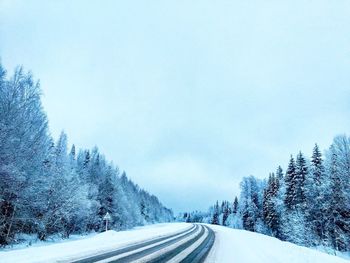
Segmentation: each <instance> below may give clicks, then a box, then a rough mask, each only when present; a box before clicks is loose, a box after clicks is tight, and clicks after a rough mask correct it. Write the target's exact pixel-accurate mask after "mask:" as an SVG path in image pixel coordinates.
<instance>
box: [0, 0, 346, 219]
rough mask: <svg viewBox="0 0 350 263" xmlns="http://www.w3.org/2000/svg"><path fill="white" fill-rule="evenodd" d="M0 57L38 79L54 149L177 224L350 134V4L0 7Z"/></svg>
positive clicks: (319, 0)
mask: <svg viewBox="0 0 350 263" xmlns="http://www.w3.org/2000/svg"><path fill="white" fill-rule="evenodd" d="M88 2H89V3H88ZM0 57H1V61H2V63H3V64H4V66H5V67H6V68H7V69H8V70H9V71H10V72H12V71H13V69H14V67H15V66H16V65H18V64H22V65H23V66H24V67H25V68H26V69H27V70H31V71H32V72H33V74H34V76H35V77H36V78H38V79H40V81H41V87H42V90H43V93H44V97H43V103H44V107H45V110H46V111H47V114H48V117H49V121H50V128H51V131H52V134H53V135H54V136H55V137H57V135H58V134H59V132H60V131H61V130H62V129H64V130H65V131H66V132H67V133H68V136H69V139H70V140H69V142H70V143H75V144H76V145H77V146H78V147H84V148H90V147H93V146H95V145H97V146H98V147H99V149H100V150H101V152H103V153H104V154H105V155H106V157H107V159H109V160H113V161H114V163H116V164H118V165H119V167H120V168H121V169H125V170H126V172H127V174H128V176H129V177H130V178H131V179H132V180H134V181H135V182H136V183H138V184H140V185H141V186H142V187H144V188H145V189H146V190H149V191H150V192H152V193H154V194H155V195H157V196H158V197H159V198H160V200H161V201H162V202H163V203H164V204H165V205H167V206H169V207H171V208H173V209H174V210H175V211H176V212H178V211H181V210H194V209H202V210H205V209H206V208H207V207H208V206H209V205H211V204H212V203H213V202H214V201H215V200H216V199H229V200H232V199H233V198H234V195H235V194H237V193H238V184H239V181H240V180H241V178H242V177H243V176H248V175H250V174H253V175H255V176H258V177H261V178H263V177H266V176H267V175H268V173H269V172H270V171H273V170H275V168H276V167H277V165H279V164H281V165H282V167H283V168H285V167H286V165H287V163H288V159H289V155H290V154H291V153H293V154H295V153H297V151H299V150H302V151H303V152H305V154H306V155H307V156H309V155H310V154H311V151H312V147H313V145H314V143H315V142H318V143H319V145H320V146H321V148H322V149H325V148H326V147H328V145H329V144H330V143H331V141H332V138H333V136H334V135H337V134H340V133H349V131H350V1H348V0H337V1H334V0H329V1H324V0H315V1H310V0H300V1H297V0H290V1H287V0H284V1H281V0H276V1H273V0H267V1H266V0H261V1H249V0H247V1H246V0H244V1H243V0H240V1H233V0H230V1H204V0H201V1H189V0H183V1H181V0H176V1H175V0H174V1H129V0H128V1H70V0H68V1H44V0H42V1H27V0H23V1H17V0H0Z"/></svg>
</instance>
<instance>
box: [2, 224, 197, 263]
mask: <svg viewBox="0 0 350 263" xmlns="http://www.w3.org/2000/svg"><path fill="white" fill-rule="evenodd" d="M190 227H191V225H189V224H186V223H171V224H155V225H150V226H144V227H137V228H134V229H132V230H128V231H121V232H115V231H108V232H105V233H101V234H98V235H95V236H91V237H87V238H85V239H81V240H75V241H71V242H64V243H58V244H50V245H47V246H41V247H29V248H24V249H16V250H12V251H1V252H0V262H1V263H14V262H16V263H22V262H23V263H34V262H35V263H44V262H45V263H48V262H69V261H70V260H72V259H77V258H80V257H85V256H90V255H94V254H97V253H102V252H106V251H109V250H113V249H115V248H118V247H123V246H125V245H129V244H134V243H136V242H140V241H144V240H147V239H153V238H156V237H161V236H166V235H170V234H173V233H176V232H179V231H181V230H185V229H187V228H190Z"/></svg>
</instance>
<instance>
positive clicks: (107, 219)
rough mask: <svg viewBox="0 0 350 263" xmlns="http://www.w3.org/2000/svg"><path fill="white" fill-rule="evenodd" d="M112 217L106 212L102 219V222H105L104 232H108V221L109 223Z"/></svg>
mask: <svg viewBox="0 0 350 263" xmlns="http://www.w3.org/2000/svg"><path fill="white" fill-rule="evenodd" d="M111 219H112V217H111V215H110V214H109V213H108V212H107V214H106V215H105V216H104V217H103V220H105V221H106V231H107V230H108V221H111Z"/></svg>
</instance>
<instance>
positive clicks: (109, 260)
mask: <svg viewBox="0 0 350 263" xmlns="http://www.w3.org/2000/svg"><path fill="white" fill-rule="evenodd" d="M198 229H200V227H198V228H197V229H196V231H194V233H197V232H198ZM191 231H193V228H191V229H189V230H188V231H186V232H184V233H182V234H180V235H177V236H174V237H171V238H168V239H165V240H162V241H159V242H156V243H153V244H151V245H148V246H144V247H140V248H138V249H135V250H132V251H129V252H125V253H122V254H119V255H117V256H114V257H110V258H106V259H103V260H100V261H96V263H107V262H111V261H114V260H118V259H121V258H124V257H127V256H130V255H132V254H136V253H138V252H142V251H144V250H146V249H149V248H152V247H155V246H158V245H161V244H163V243H166V242H169V241H171V240H174V239H177V238H179V237H182V236H185V235H186V234H188V233H190V232H191ZM194 233H193V234H192V235H194ZM192 235H190V237H191V236H192ZM186 239H187V238H186ZM179 241H181V240H179ZM175 244H177V243H175ZM152 254H153V253H152Z"/></svg>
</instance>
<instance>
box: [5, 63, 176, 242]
mask: <svg viewBox="0 0 350 263" xmlns="http://www.w3.org/2000/svg"><path fill="white" fill-rule="evenodd" d="M107 212H109V213H110V215H111V217H112V220H111V224H110V227H111V228H112V229H115V230H123V229H128V228H131V227H133V226H137V225H144V224H150V223H155V222H168V221H172V220H173V213H172V211H171V210H170V209H168V208H166V207H164V206H163V205H162V204H161V203H160V201H159V200H158V198H157V197H156V196H154V195H151V194H149V193H148V192H147V191H145V190H143V189H141V188H140V187H139V186H138V185H136V184H135V183H133V182H132V181H131V180H130V179H128V177H127V176H126V173H125V172H123V171H121V170H120V169H119V168H118V166H116V165H114V164H113V163H112V162H109V161H107V160H106V158H105V157H104V156H103V154H101V153H100V152H99V150H98V148H97V147H95V148H93V149H91V150H87V149H77V148H76V147H75V146H74V144H73V145H72V146H71V147H69V146H68V142H67V135H66V134H65V133H64V132H62V133H61V135H60V136H59V138H58V139H57V140H54V138H53V137H52V136H51V135H50V131H49V128H48V118H47V115H46V113H45V111H44V109H43V106H42V103H41V89H40V85H39V82H38V81H35V80H34V79H33V76H32V74H31V73H26V72H24V70H23V68H22V67H18V68H17V69H16V70H15V72H14V74H13V75H12V76H10V77H8V76H7V72H6V70H5V69H4V68H3V66H2V65H1V64H0V245H1V246H5V245H9V244H14V243H18V242H21V241H23V238H24V237H25V236H26V235H31V236H36V237H37V239H38V240H46V239H48V238H49V237H50V236H52V235H58V236H60V237H61V238H68V237H69V236H70V235H71V234H83V233H89V232H93V231H96V232H100V231H102V230H104V222H103V216H104V215H105V214H106V213H107Z"/></svg>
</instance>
